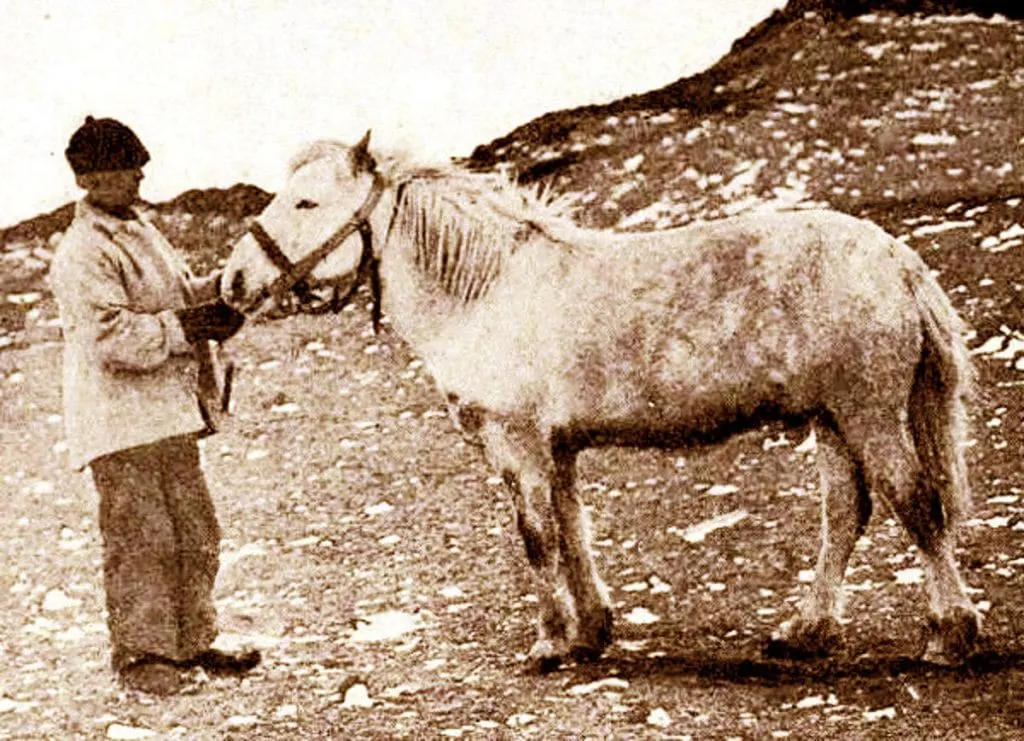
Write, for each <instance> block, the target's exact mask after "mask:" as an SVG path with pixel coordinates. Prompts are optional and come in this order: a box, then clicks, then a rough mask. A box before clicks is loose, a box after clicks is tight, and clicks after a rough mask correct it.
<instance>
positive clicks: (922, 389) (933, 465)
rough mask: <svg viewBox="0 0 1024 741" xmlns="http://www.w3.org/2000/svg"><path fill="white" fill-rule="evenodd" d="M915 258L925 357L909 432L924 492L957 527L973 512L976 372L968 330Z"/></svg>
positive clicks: (912, 284) (913, 280)
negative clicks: (968, 448) (968, 446)
mask: <svg viewBox="0 0 1024 741" xmlns="http://www.w3.org/2000/svg"><path fill="white" fill-rule="evenodd" d="M908 252H910V254H911V255H912V256H913V257H912V260H911V262H912V264H910V265H908V266H907V276H906V280H907V285H908V287H909V288H910V290H911V292H912V293H913V296H914V300H915V302H916V303H917V307H918V311H919V314H920V317H921V329H922V334H923V341H922V347H921V357H920V359H919V360H918V364H917V370H916V371H915V374H914V385H913V388H912V389H911V392H910V420H909V421H910V429H911V432H912V434H913V436H914V444H915V447H916V448H917V455H918V460H919V461H920V465H921V476H922V481H921V482H920V485H921V487H922V489H923V492H922V493H924V492H932V493H933V495H934V494H938V498H939V501H938V502H935V504H940V505H941V507H942V515H943V522H944V524H945V526H946V527H947V528H953V527H956V526H957V525H958V524H959V523H961V522H962V521H963V520H964V518H965V517H966V515H967V513H968V512H969V510H970V499H971V492H970V485H969V483H968V480H967V463H966V461H965V459H964V445H965V442H966V439H967V434H968V421H967V409H966V405H967V402H968V401H969V400H970V398H971V397H972V396H973V392H974V369H973V367H972V365H971V361H970V357H969V355H968V352H967V346H966V342H965V339H964V334H965V330H966V325H965V324H964V322H963V320H962V319H961V318H960V316H959V315H958V314H957V312H956V310H955V309H954V308H953V305H952V303H950V300H949V297H948V296H946V294H945V293H944V292H943V290H942V288H941V286H939V283H938V281H936V280H935V278H934V277H933V276H932V275H931V274H929V272H928V268H927V266H926V265H925V264H924V261H923V260H921V259H920V257H919V256H918V255H917V254H916V253H914V252H913V251H911V250H909V249H908Z"/></svg>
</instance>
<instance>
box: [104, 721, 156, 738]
mask: <svg viewBox="0 0 1024 741" xmlns="http://www.w3.org/2000/svg"><path fill="white" fill-rule="evenodd" d="M156 735H157V734H156V731H152V730H150V729H148V728H137V727H135V726H126V725H124V724H122V723H111V724H110V725H109V726H107V738H113V739H119V741H132V739H140V738H155V737H156Z"/></svg>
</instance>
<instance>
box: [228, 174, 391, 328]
mask: <svg viewBox="0 0 1024 741" xmlns="http://www.w3.org/2000/svg"><path fill="white" fill-rule="evenodd" d="M383 192H384V178H382V177H381V176H380V173H378V172H376V171H375V172H374V173H373V183H372V184H371V186H370V192H369V193H368V194H367V195H366V200H365V201H363V205H362V206H360V207H359V209H358V210H357V211H356V212H355V213H354V214H353V215H352V218H350V219H349V220H348V221H346V222H345V223H344V224H342V225H341V227H340V228H339V229H338V231H336V232H335V233H334V234H332V235H331V236H330V237H328V238H327V239H326V240H325V241H324V242H323V244H321V245H320V246H319V247H317V248H316V249H315V250H313V251H312V252H310V253H309V254H308V255H306V256H305V257H303V258H302V259H300V260H299V261H298V262H292V261H291V260H290V259H288V256H287V255H285V254H284V252H283V251H282V250H281V247H280V245H278V243H277V241H276V240H275V239H274V238H273V237H272V236H270V234H269V233H268V232H267V230H266V229H264V228H263V225H262V224H260V223H259V222H258V221H253V222H252V225H251V226H250V227H249V233H250V234H252V236H253V239H255V240H256V244H258V245H259V246H260V249H262V250H263V254H264V255H266V257H267V259H268V260H270V262H271V263H273V265H274V267H276V268H277V269H278V270H279V271H280V273H281V274H280V275H279V276H278V277H277V279H276V280H274V282H273V283H271V284H270V285H269V286H265V287H264V288H263V290H261V291H260V293H259V295H257V296H256V298H255V299H254V300H253V302H252V303H251V304H249V306H247V307H246V309H245V311H246V313H248V312H249V311H250V310H252V309H255V308H256V307H258V306H260V305H262V304H263V303H264V302H265V301H267V300H268V299H273V301H274V302H275V303H280V302H281V300H282V299H283V298H284V295H285V294H286V293H288V292H289V291H292V292H294V293H296V294H297V295H300V297H301V293H302V292H305V291H308V287H306V286H305V278H306V277H307V276H309V274H310V273H312V272H313V270H315V269H316V266H317V265H319V264H320V263H321V262H323V261H324V260H325V259H327V257H328V256H329V255H330V254H331V253H332V252H334V251H335V250H336V249H338V248H339V247H341V245H343V244H344V243H345V240H346V239H348V238H349V237H351V236H352V235H353V234H355V233H356V232H359V235H360V237H362V240H363V249H362V253H361V254H360V256H359V267H358V269H357V270H356V278H355V280H354V281H353V282H352V286H351V287H350V288H349V290H348V293H346V294H345V295H344V296H343V297H342V298H341V301H340V303H339V309H340V308H341V307H343V306H345V305H346V304H347V303H348V302H349V301H350V300H351V299H352V297H353V296H354V295H355V292H356V291H357V290H358V288H359V286H360V284H361V283H362V282H363V280H365V279H366V278H367V277H368V278H369V283H370V293H371V296H372V299H373V330H374V332H376V331H377V330H378V329H379V328H380V271H379V269H378V268H379V264H378V263H379V260H378V259H377V258H376V256H375V255H374V254H373V230H372V229H371V228H370V221H369V219H370V214H372V213H373V210H374V209H375V208H376V207H377V203H378V202H380V197H381V194H382V193H383ZM300 286H303V290H302V291H300V290H299V287H300Z"/></svg>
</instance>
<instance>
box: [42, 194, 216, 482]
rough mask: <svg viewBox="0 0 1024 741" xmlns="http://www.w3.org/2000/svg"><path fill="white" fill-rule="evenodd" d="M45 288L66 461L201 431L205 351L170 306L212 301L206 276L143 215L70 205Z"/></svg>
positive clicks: (208, 373)
mask: <svg viewBox="0 0 1024 741" xmlns="http://www.w3.org/2000/svg"><path fill="white" fill-rule="evenodd" d="M50 285H51V287H52V289H53V293H54V295H55V297H56V299H57V303H58V304H59V306H60V313H61V320H62V323H63V327H64V411H65V427H66V429H67V436H68V446H69V448H70V455H71V464H72V466H74V467H75V468H82V467H84V466H86V465H88V463H89V462H90V461H91V460H93V459H95V458H97V457H99V456H102V455H105V454H107V453H112V452H115V451H119V450H124V449H127V448H131V447H135V446H137V445H144V444H146V443H151V442H155V441H157V440H161V439H164V438H168V437H173V436H175V435H182V434H189V433H196V432H202V431H205V430H209V429H210V428H211V425H212V423H211V420H210V414H209V413H208V412H207V409H210V408H212V407H214V406H215V403H214V402H213V398H212V397H213V396H214V394H215V390H214V385H213V384H212V359H211V354H210V347H209V345H208V343H203V346H202V347H193V346H191V345H189V344H188V342H186V340H185V336H184V333H183V331H182V328H181V324H180V322H179V321H178V318H177V317H176V316H175V314H174V311H175V310H176V309H182V308H184V307H186V306H189V305H193V304H196V303H200V302H203V301H208V300H212V299H214V298H216V293H217V285H216V281H215V280H214V279H212V278H195V277H194V276H193V275H192V273H191V272H190V271H189V269H188V267H187V266H186V264H185V262H184V260H183V259H182V258H181V257H180V256H179V255H178V254H177V253H176V252H175V250H174V248H173V247H171V245H170V243H168V241H167V240H166V238H165V237H164V236H163V235H162V234H161V233H160V231H159V230H158V229H157V228H156V227H155V226H154V225H153V224H152V223H151V222H150V221H149V220H148V219H147V218H146V217H145V216H140V218H139V219H138V220H132V219H129V220H121V219H118V218H116V217H114V216H111V215H109V214H106V213H104V212H103V211H101V210H99V209H97V208H95V207H94V206H92V205H90V204H88V203H86V202H85V201H80V202H79V203H78V204H76V208H75V219H74V221H73V222H72V223H71V226H70V227H69V228H68V230H67V233H66V234H65V235H64V238H63V239H62V240H61V242H60V245H59V246H58V248H57V251H56V254H55V255H54V258H53V264H52V266H51V268H50ZM201 379H202V383H201ZM200 399H203V401H202V402H201V401H200Z"/></svg>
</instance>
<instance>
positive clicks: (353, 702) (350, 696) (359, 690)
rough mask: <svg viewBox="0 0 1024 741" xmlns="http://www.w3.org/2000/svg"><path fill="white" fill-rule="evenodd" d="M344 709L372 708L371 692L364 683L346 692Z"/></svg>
mask: <svg viewBox="0 0 1024 741" xmlns="http://www.w3.org/2000/svg"><path fill="white" fill-rule="evenodd" d="M341 706H342V707H343V708H372V707H373V699H372V698H371V697H370V691H369V690H368V689H367V688H366V685H365V684H363V683H362V682H357V683H356V684H353V685H352V686H351V687H349V688H348V689H347V690H345V699H344V700H343V701H342V703H341Z"/></svg>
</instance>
